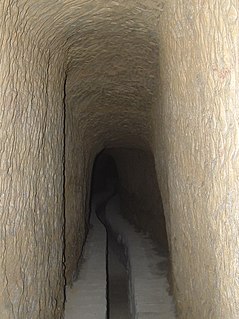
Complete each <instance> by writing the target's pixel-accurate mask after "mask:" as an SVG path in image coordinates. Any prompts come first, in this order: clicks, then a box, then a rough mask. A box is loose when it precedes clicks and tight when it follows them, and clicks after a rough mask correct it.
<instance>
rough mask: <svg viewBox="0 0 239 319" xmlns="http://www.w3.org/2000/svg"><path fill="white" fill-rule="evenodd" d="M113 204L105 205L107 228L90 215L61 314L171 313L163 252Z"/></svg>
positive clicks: (167, 318)
mask: <svg viewBox="0 0 239 319" xmlns="http://www.w3.org/2000/svg"><path fill="white" fill-rule="evenodd" d="M118 206H119V205H118V203H117V201H114V202H113V205H110V206H109V207H108V208H106V209H105V212H104V213H103V220H104V219H105V221H104V224H105V225H106V228H105V227H104V225H103V224H102V222H101V221H100V220H99V219H98V218H97V217H96V214H92V216H91V229H90V231H89V234H88V238H87V241H86V244H85V248H84V252H83V257H82V262H81V266H80V272H79V278H78V280H77V281H76V282H75V283H74V285H73V287H72V288H70V287H69V288H67V290H66V307H65V319H79V318H80V319H105V318H108V319H130V318H140V319H146V318H147V319H156V318H159V319H174V318H176V315H175V308H174V304H173V301H172V297H171V296H169V295H168V288H169V287H168V282H167V272H166V271H165V261H166V260H165V257H162V256H158V255H157V253H156V252H155V250H154V249H153V248H152V246H151V243H150V241H149V240H148V239H147V238H146V237H145V236H144V235H143V234H140V233H138V232H135V231H134V230H133V228H132V227H131V225H129V224H128V222H127V221H126V220H123V219H122V217H121V216H120V215H119V214H117V210H119V207H118ZM106 207H107V206H106ZM113 211H114V212H113ZM109 214H110V217H109V216H107V215H109ZM114 223H115V224H114ZM106 230H107V231H106ZM124 245H126V246H127V247H126V246H124ZM126 251H128V252H126ZM160 265H161V266H163V268H164V269H162V267H161V266H160ZM160 267H161V268H160Z"/></svg>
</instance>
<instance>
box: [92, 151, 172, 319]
mask: <svg viewBox="0 0 239 319" xmlns="http://www.w3.org/2000/svg"><path fill="white" fill-rule="evenodd" d="M115 194H119V196H120V211H121V214H122V216H123V217H124V218H125V219H126V220H128V222H129V223H130V224H131V225H133V226H134V228H135V229H136V230H137V231H139V232H141V233H143V234H144V235H145V236H147V237H149V238H151V239H152V240H153V242H154V246H155V249H156V250H157V252H158V253H159V254H160V255H161V256H165V257H169V251H168V239H167V231H166V223H165V216H164V210H163V204H162V199H161V194H160V190H159V187H158V181H157V177H156V171H155V165H154V158H153V155H152V154H151V153H150V152H149V151H145V150H140V149H127V148H111V149H106V150H103V151H102V152H101V153H100V154H99V155H98V156H97V157H96V159H95V162H94V166H93V172H92V184H91V204H92V202H94V205H95V206H96V207H97V209H96V212H97V215H98V218H99V219H100V220H101V222H102V223H103V224H104V225H107V222H106V220H105V214H104V212H105V204H106V203H107V201H108V200H109V199H110V198H111V197H112V196H113V195H115ZM106 230H107V238H108V245H107V247H108V248H107V265H108V266H107V267H108V318H111V319H120V318H125V319H127V318H130V306H129V298H128V288H129V287H128V285H129V283H128V279H129V278H128V273H127V264H128V262H127V260H126V256H125V255H124V249H123V247H121V245H120V244H119V243H118V242H117V235H116V234H113V233H112V231H111V230H110V229H107V227H106ZM161 270H162V269H161ZM165 270H166V272H168V278H169V281H171V280H170V278H171V277H170V262H169V258H168V262H167V264H165Z"/></svg>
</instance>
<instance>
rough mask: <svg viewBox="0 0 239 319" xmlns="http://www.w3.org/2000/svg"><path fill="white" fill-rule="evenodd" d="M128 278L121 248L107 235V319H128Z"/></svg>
mask: <svg viewBox="0 0 239 319" xmlns="http://www.w3.org/2000/svg"><path fill="white" fill-rule="evenodd" d="M128 288H129V280H128V272H127V268H126V262H125V256H124V254H123V249H122V248H121V247H120V246H119V244H118V243H117V242H116V241H115V240H114V239H113V237H112V236H110V235H108V319H130V318H131V314H130V305H129V295H128V291H129V289H128Z"/></svg>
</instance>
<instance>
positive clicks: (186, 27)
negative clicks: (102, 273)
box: [0, 0, 239, 319]
mask: <svg viewBox="0 0 239 319" xmlns="http://www.w3.org/2000/svg"><path fill="white" fill-rule="evenodd" d="M238 12H239V4H238V2H237V1H236V0H231V1H230V0H227V1H225V0H217V1H216V0H212V1H211V0H210V1H209V0H200V1H196V0H190V1H187V2H185V1H183V0H169V1H167V2H165V1H158V0H147V1H145V0H144V1H143V0H132V1H120V2H117V1H102V0H94V1H93V0H88V1H79V0H66V1H56V0H52V1H35V0H31V1H28V0H16V1H10V0H3V1H1V3H0V13H1V20H0V31H1V32H0V43H1V51H2V52H1V60H0V68H1V72H0V83H1V90H0V99H1V100H0V102H1V121H0V125H1V127H0V134H1V146H0V151H1V152H0V154H1V162H0V163H1V182H0V187H1V206H0V209H1V214H0V222H1V237H0V239H1V245H0V250H1V251H0V260H1V267H0V280H1V282H2V283H3V284H2V285H1V287H0V315H1V318H3V319H5V318H7V319H9V318H11V319H12V318H20V319H26V318H31V319H34V318H40V319H41V318H44V319H46V318H47V319H48V318H49V319H52V318H57V319H58V318H60V317H61V315H62V306H63V304H62V303H63V287H64V280H63V269H62V262H61V261H62V254H63V246H65V247H66V252H65V256H66V261H65V263H66V275H67V278H68V280H69V281H71V279H72V276H73V274H74V272H75V270H76V266H77V260H78V258H79V256H80V251H81V246H82V241H83V239H84V235H85V226H84V224H83V221H84V220H86V217H87V216H85V215H84V214H85V212H87V211H88V208H87V205H88V204H87V198H88V194H87V185H89V181H90V174H91V169H92V164H93V163H92V162H93V159H94V157H95V155H96V154H97V153H98V152H99V151H101V150H102V148H104V147H138V148H150V146H151V147H152V146H153V152H154V157H155V162H156V167H157V176H158V179H159V182H160V189H161V191H162V198H163V204H164V209H165V217H166V222H167V230H168V235H169V237H170V243H169V244H170V247H171V253H172V258H173V263H174V277H175V293H176V299H177V300H178V305H179V309H180V310H181V318H183V319H185V318H190V319H192V318H193V319H198V318H200V319H201V318H203V319H204V318H205V319H208V318H212V319H221V318H223V319H224V318H230V319H234V318H238V308H237V307H238V306H237V300H238V299H239V297H238V293H239V288H238V281H237V278H238V255H237V254H238V253H237V250H238V228H239V227H238V219H237V215H238V214H237V210H238V207H237V197H238V181H237V176H238V164H237V151H238V141H237V138H238V135H237V130H238V114H237V113H238V110H237V107H236V106H237V101H238V90H237V88H236V80H237V79H238V63H237V61H238V50H237V46H238V29H239V28H238ZM159 66H160V67H159ZM159 70H160V72H159ZM159 76H160V78H159ZM66 77H67V80H66V83H65V78H66ZM64 84H65V87H64ZM158 90H159V91H158ZM158 93H159V94H158ZM64 102H65V103H66V112H65V113H64ZM64 115H66V117H65V122H64V121H63V119H64ZM151 120H152V121H151ZM64 131H65V132H66V133H67V136H66V138H65V140H64V138H63V134H64ZM63 140H64V141H63ZM64 149H65V150H66V151H67V153H66V154H65V156H63V153H64ZM63 160H65V165H63V162H64V161H63ZM63 166H65V179H64V174H63ZM64 184H65V191H66V192H65V196H63V185H64ZM64 198H65V221H66V231H65V234H66V237H65V243H64V245H63V238H62V237H63V227H64V220H63V219H64V218H63V202H64ZM70 235H71V236H70ZM77 247H78V248H77ZM189 274H190V277H189ZM195 278H196V279H195ZM202 305H203V306H202Z"/></svg>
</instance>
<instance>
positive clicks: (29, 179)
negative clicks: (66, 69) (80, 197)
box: [0, 1, 64, 319]
mask: <svg viewBox="0 0 239 319" xmlns="http://www.w3.org/2000/svg"><path fill="white" fill-rule="evenodd" d="M0 12H1V19H0V29H1V32H0V44H1V45H0V47H1V59H0V105H1V117H0V118H1V120H0V132H1V133H0V135H1V139H0V154H1V155H0V156H1V159H0V165H1V170H0V179H1V182H0V283H1V284H0V318H2V319H39V318H40V319H46V318H49V319H50V318H60V316H61V314H62V310H63V299H64V292H63V289H62V287H63V286H64V276H63V264H62V258H63V256H62V255H63V254H62V253H63V163H62V154H63V95H64V90H63V86H64V73H63V72H62V69H63V63H62V62H61V61H62V51H61V50H59V51H58V52H55V53H54V54H51V52H50V48H46V47H39V46H38V44H37V43H36V42H35V39H34V38H32V37H31V35H30V34H29V33H27V34H25V33H24V25H23V24H24V20H21V19H22V18H23V16H22V15H24V12H21V13H19V10H18V8H17V7H15V6H14V5H12V7H11V5H10V3H8V1H1V4H0Z"/></svg>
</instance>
